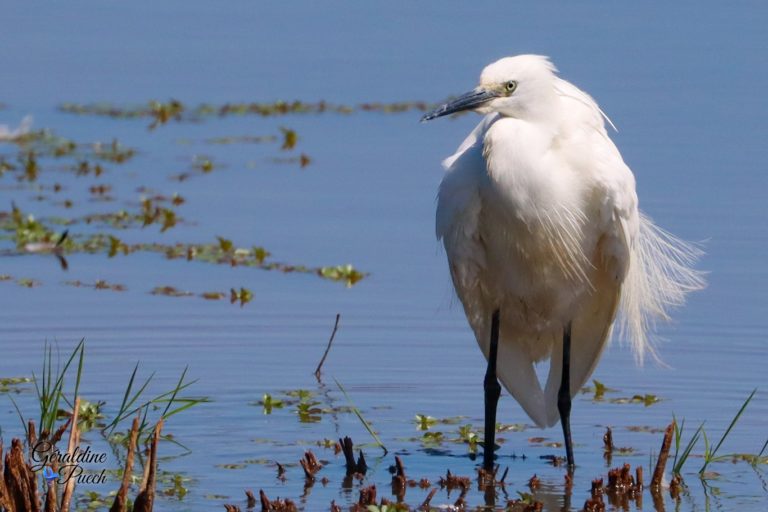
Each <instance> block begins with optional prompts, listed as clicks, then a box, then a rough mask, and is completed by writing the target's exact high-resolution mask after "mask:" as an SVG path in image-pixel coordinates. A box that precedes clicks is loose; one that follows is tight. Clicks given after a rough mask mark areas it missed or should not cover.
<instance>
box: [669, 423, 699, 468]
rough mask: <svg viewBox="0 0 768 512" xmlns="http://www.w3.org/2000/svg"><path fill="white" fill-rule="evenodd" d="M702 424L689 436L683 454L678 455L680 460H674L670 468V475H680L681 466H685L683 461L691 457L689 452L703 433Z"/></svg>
mask: <svg viewBox="0 0 768 512" xmlns="http://www.w3.org/2000/svg"><path fill="white" fill-rule="evenodd" d="M703 429H704V422H702V423H701V425H699V428H697V429H696V431H695V432H694V433H693V436H691V439H690V440H689V441H688V444H687V445H686V446H685V449H684V450H683V453H682V454H681V455H680V460H677V458H676V459H675V464H674V465H673V466H672V474H675V475H680V473H681V472H682V470H683V466H684V465H685V461H686V460H688V457H689V456H690V455H691V451H692V450H693V448H694V447H695V446H696V443H698V442H699V438H700V437H701V435H702V434H703V433H704V430H703Z"/></svg>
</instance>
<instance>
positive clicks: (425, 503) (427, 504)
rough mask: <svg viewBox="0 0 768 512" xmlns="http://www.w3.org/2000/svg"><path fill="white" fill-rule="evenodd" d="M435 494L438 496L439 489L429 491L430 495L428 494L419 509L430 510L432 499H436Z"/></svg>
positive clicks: (434, 488)
mask: <svg viewBox="0 0 768 512" xmlns="http://www.w3.org/2000/svg"><path fill="white" fill-rule="evenodd" d="M435 494H437V487H433V488H432V490H431V491H429V494H427V497H426V498H425V499H424V502H423V503H422V504H421V506H420V507H419V510H429V502H430V501H432V498H434V497H435Z"/></svg>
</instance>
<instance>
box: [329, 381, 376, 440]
mask: <svg viewBox="0 0 768 512" xmlns="http://www.w3.org/2000/svg"><path fill="white" fill-rule="evenodd" d="M333 381H334V382H335V383H336V385H337V386H338V387H339V389H340V390H341V392H342V393H344V396H345V397H346V398H347V402H349V405H350V407H351V408H352V412H354V413H355V416H357V418H358V419H359V420H360V422H361V423H362V424H363V426H364V427H365V429H366V430H367V431H368V433H369V434H371V437H373V439H374V441H376V444H377V445H378V446H379V447H380V448H381V449H382V450H384V455H386V454H387V453H389V450H387V447H386V446H384V443H382V442H381V439H379V436H377V435H376V432H374V431H373V428H371V425H370V424H369V423H368V422H367V421H365V418H363V415H362V414H361V413H360V410H359V409H358V408H357V407H356V406H355V404H354V403H352V399H351V398H349V395H348V394H347V391H346V390H345V389H344V388H343V387H342V385H341V384H340V383H339V381H338V380H336V378H335V377H334V379H333Z"/></svg>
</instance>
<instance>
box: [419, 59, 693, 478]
mask: <svg viewBox="0 0 768 512" xmlns="http://www.w3.org/2000/svg"><path fill="white" fill-rule="evenodd" d="M556 73H557V70H556V69H555V67H554V66H553V65H552V63H551V62H550V61H549V59H548V58H546V57H542V56H538V55H518V56H516V57H507V58H504V59H501V60H499V61H497V62H494V63H493V64H491V65H489V66H488V67H486V68H485V69H484V70H483V72H482V74H481V75H480V85H478V86H477V87H476V88H475V89H474V90H472V91H471V92H469V93H467V94H464V95H462V96H460V97H458V98H456V99H455V100H454V101H451V102H449V103H446V104H444V105H442V106H440V107H439V108H437V109H436V110H434V111H432V112H430V113H428V114H426V115H425V116H424V117H423V118H422V121H429V120H430V119H434V118H436V117H440V116H444V115H448V114H452V113H454V112H460V111H464V110H474V111H476V112H479V113H482V114H486V116H485V117H484V119H483V120H482V121H481V122H480V124H479V125H478V126H477V127H476V128H475V129H474V130H473V131H472V133H470V134H469V136H468V137H467V138H466V140H465V141H464V142H463V143H462V144H461V146H459V149H458V150H457V151H456V153H455V154H454V155H453V156H451V157H449V158H448V159H446V160H445V161H444V162H443V165H444V167H445V168H446V170H447V172H446V175H445V177H444V178H443V181H442V183H441V184H440V189H439V192H438V201H437V226H436V227H437V236H438V238H439V239H442V241H443V244H444V245H445V251H446V254H447V256H448V264H449V267H450V272H451V277H452V279H453V284H454V287H455V289H456V292H457V294H458V296H459V298H460V299H461V302H462V304H463V306H464V312H465V313H466V316H467V319H468V321H469V323H470V325H471V327H472V329H473V331H474V333H475V337H476V338H477V342H478V344H479V345H480V348H481V350H482V351H483V354H484V355H485V357H486V359H487V360H488V367H487V371H486V374H485V380H484V388H485V442H484V453H483V464H484V467H485V468H486V469H492V467H493V449H494V436H495V426H496V406H497V403H498V399H499V395H500V393H501V386H500V385H499V383H498V380H497V375H498V378H499V379H500V380H501V382H502V384H504V387H505V388H506V389H507V390H508V391H509V392H510V393H511V394H512V396H513V397H515V399H516V400H517V401H518V402H519V403H520V405H521V406H522V407H523V409H524V410H525V412H526V413H527V414H528V416H529V417H530V418H531V420H533V422H534V423H536V425H538V426H539V427H551V426H552V425H554V424H555V423H556V422H557V420H558V418H559V419H560V422H561V424H562V427H563V435H564V437H565V450H566V456H567V461H568V467H569V468H573V467H574V459H573V447H572V443H571V432H570V411H571V399H572V397H573V396H574V395H575V394H576V393H577V392H578V391H579V389H580V388H581V387H582V385H583V384H584V383H585V382H586V380H587V379H588V378H589V376H590V375H591V374H592V371H593V370H594V369H595V366H596V364H597V361H598V359H599V358H600V354H601V352H602V351H603V349H604V348H605V346H606V343H607V341H608V340H609V338H610V336H611V331H612V329H613V324H614V320H615V319H616V317H617V313H618V318H619V324H620V326H621V329H620V330H621V333H622V334H624V333H625V334H627V337H628V338H629V339H630V340H631V343H632V346H633V348H634V352H635V356H636V359H637V360H638V362H639V363H642V360H643V358H644V356H645V355H646V354H648V355H651V356H653V357H657V356H656V352H655V350H654V347H653V343H652V340H651V329H652V327H653V323H654V321H655V320H656V319H668V311H669V309H670V307H672V306H678V305H681V304H682V303H683V302H684V300H685V295H686V293H688V292H690V291H693V290H697V289H700V288H702V287H703V286H704V279H703V276H702V274H701V272H699V271H696V270H694V269H693V268H692V265H693V263H694V262H695V260H696V259H697V257H698V256H699V250H698V249H697V248H695V247H693V246H691V245H689V244H687V243H685V242H683V241H682V240H680V239H678V238H676V237H674V236H673V235H671V234H670V233H668V232H666V231H664V230H662V229H660V228H658V227H656V226H655V225H654V224H653V222H652V221H651V220H650V219H649V218H648V217H646V216H644V215H643V214H642V213H641V212H640V211H639V210H638V205H637V203H638V202H637V194H636V192H635V179H634V176H633V175H632V171H631V170H630V169H629V167H627V165H626V164H625V163H624V161H623V160H622V158H621V155H620V154H619V151H618V149H616V146H615V145H614V144H613V142H612V141H611V139H610V138H609V137H608V133H607V132H606V129H605V124H604V119H605V120H606V121H607V122H608V123H610V120H609V119H608V118H607V117H606V116H605V115H604V114H603V112H602V111H601V110H600V108H599V107H598V106H597V104H596V103H595V101H594V100H593V99H592V98H591V97H590V96H589V95H588V94H586V93H585V92H583V91H581V90H580V89H578V88H577V87H576V86H574V85H573V84H571V83H569V82H567V81H565V80H563V79H561V78H559V77H558V76H557V74H556ZM611 126H612V125H611ZM546 359H549V360H550V367H549V375H548V377H547V382H546V385H545V386H544V389H542V386H541V384H540V383H539V379H538V377H537V375H536V372H535V371H534V364H535V363H538V362H541V361H544V360H546Z"/></svg>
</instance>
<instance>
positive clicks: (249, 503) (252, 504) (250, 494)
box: [245, 489, 256, 508]
mask: <svg viewBox="0 0 768 512" xmlns="http://www.w3.org/2000/svg"><path fill="white" fill-rule="evenodd" d="M245 497H246V499H247V500H248V501H247V505H246V506H247V507H248V508H253V507H255V506H256V496H254V495H253V491H252V490H250V489H246V491H245Z"/></svg>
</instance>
